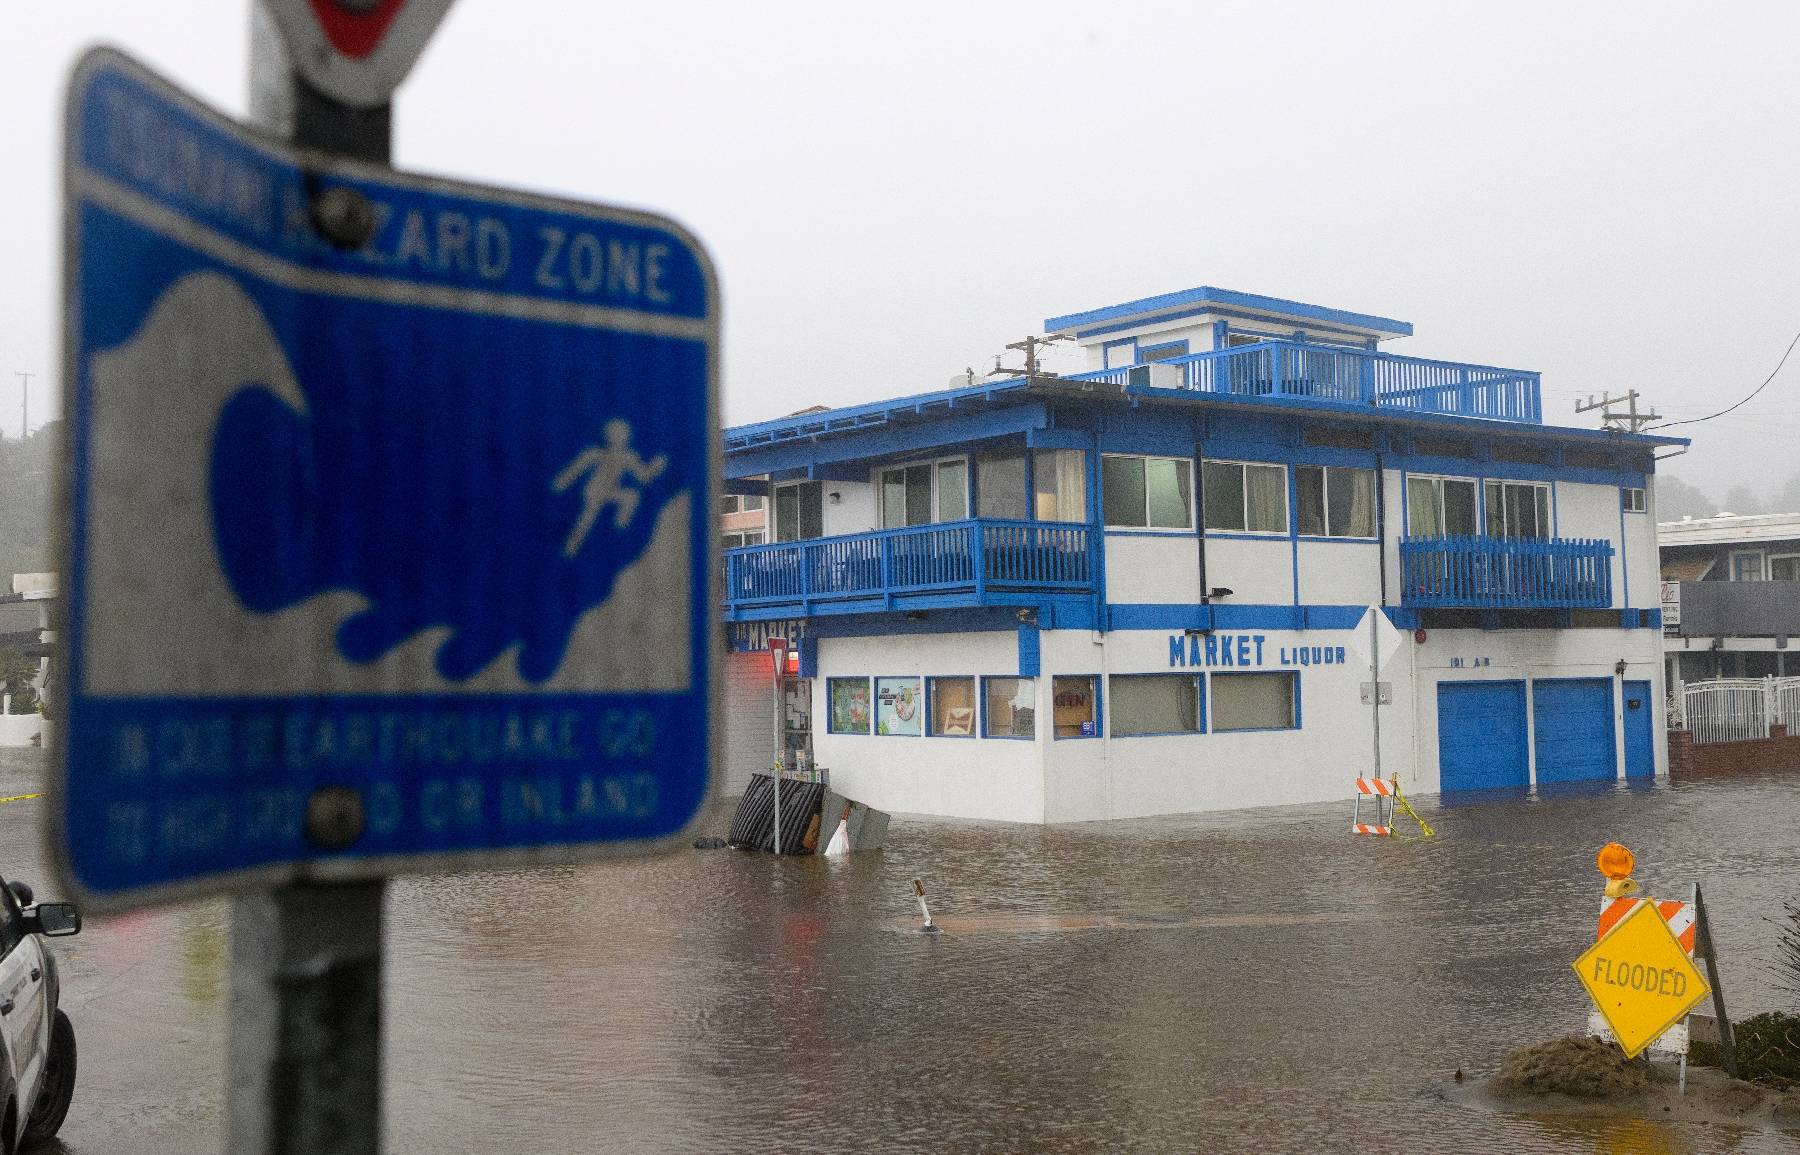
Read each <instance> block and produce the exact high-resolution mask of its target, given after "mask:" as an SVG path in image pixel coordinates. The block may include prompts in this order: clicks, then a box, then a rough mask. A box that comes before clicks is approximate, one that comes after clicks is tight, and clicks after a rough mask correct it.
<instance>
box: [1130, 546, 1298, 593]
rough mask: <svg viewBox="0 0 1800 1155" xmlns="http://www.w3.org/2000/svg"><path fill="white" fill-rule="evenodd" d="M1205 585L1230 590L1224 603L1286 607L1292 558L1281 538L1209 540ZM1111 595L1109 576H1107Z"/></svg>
mask: <svg viewBox="0 0 1800 1155" xmlns="http://www.w3.org/2000/svg"><path fill="white" fill-rule="evenodd" d="M1206 584H1207V585H1209V586H1211V587H1212V588H1214V589H1218V588H1220V587H1221V586H1222V587H1224V588H1225V589H1228V590H1230V591H1231V596H1230V597H1229V598H1227V599H1225V601H1226V603H1227V604H1230V605H1240V606H1252V605H1254V606H1290V605H1293V604H1294V555H1293V548H1292V543H1291V542H1290V541H1289V540H1288V539H1287V538H1285V537H1277V538H1270V539H1269V540H1267V541H1251V540H1247V539H1243V538H1229V537H1213V536H1210V535H1209V536H1208V537H1207V539H1206ZM1107 596H1108V598H1111V596H1112V575H1111V574H1110V573H1109V574H1108V575H1107Z"/></svg>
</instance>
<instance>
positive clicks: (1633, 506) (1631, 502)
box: [1619, 486, 1649, 513]
mask: <svg viewBox="0 0 1800 1155" xmlns="http://www.w3.org/2000/svg"><path fill="white" fill-rule="evenodd" d="M1619 495H1620V496H1619V500H1620V501H1621V503H1623V504H1624V506H1625V512H1626V513H1643V512H1644V511H1645V510H1646V509H1647V508H1649V507H1648V506H1646V505H1645V504H1644V491H1643V490H1641V489H1639V488H1637V487H1636V486H1627V487H1626V488H1624V489H1621V490H1620V491H1619Z"/></svg>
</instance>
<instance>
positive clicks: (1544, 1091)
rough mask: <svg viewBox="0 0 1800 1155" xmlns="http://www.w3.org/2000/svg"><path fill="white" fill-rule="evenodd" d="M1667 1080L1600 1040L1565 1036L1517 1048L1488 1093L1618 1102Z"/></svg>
mask: <svg viewBox="0 0 1800 1155" xmlns="http://www.w3.org/2000/svg"><path fill="white" fill-rule="evenodd" d="M1668 1079H1669V1075H1668V1073H1667V1072H1665V1071H1659V1070H1658V1069H1656V1068H1655V1067H1652V1066H1651V1065H1650V1064H1649V1063H1647V1062H1643V1061H1641V1060H1640V1061H1633V1060H1630V1059H1627V1058H1626V1057H1625V1056H1624V1055H1623V1054H1621V1053H1620V1051H1619V1048H1617V1047H1615V1046H1613V1045H1612V1044H1611V1043H1606V1042H1602V1041H1601V1040H1599V1039H1589V1038H1583V1037H1580V1036H1578V1035H1568V1036H1565V1037H1564V1038H1560V1039H1551V1040H1550V1041H1549V1042H1547V1043H1537V1044H1534V1045H1532V1046H1529V1047H1520V1048H1519V1049H1518V1050H1516V1051H1514V1052H1513V1053H1512V1054H1510V1055H1508V1056H1506V1062H1505V1063H1503V1064H1502V1065H1501V1067H1500V1072H1499V1074H1498V1075H1496V1076H1495V1077H1494V1084H1493V1090H1494V1093H1495V1094H1497V1095H1502V1096H1505V1097H1507V1098H1523V1097H1525V1096H1529V1095H1568V1096H1569V1097H1570V1098H1574V1099H1621V1098H1628V1097H1632V1096H1637V1095H1642V1094H1643V1093H1644V1092H1645V1091H1648V1090H1649V1089H1650V1088H1651V1087H1652V1086H1654V1085H1656V1084H1658V1083H1663V1082H1667V1081H1668Z"/></svg>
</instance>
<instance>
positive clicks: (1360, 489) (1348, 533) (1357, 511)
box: [1294, 465, 1375, 537]
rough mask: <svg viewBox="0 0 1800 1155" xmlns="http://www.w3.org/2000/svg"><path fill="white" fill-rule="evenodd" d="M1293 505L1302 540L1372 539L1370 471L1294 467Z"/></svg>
mask: <svg viewBox="0 0 1800 1155" xmlns="http://www.w3.org/2000/svg"><path fill="white" fill-rule="evenodd" d="M1294 501H1295V504H1296V506H1297V507H1298V509H1297V511H1298V513H1299V520H1300V533H1301V534H1302V535H1303V536H1306V537H1374V536H1375V471H1374V470H1373V469H1349V468H1344V467H1340V466H1336V465H1296V466H1295V467H1294Z"/></svg>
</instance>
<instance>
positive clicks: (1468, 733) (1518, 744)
mask: <svg viewBox="0 0 1800 1155" xmlns="http://www.w3.org/2000/svg"><path fill="white" fill-rule="evenodd" d="M1438 773H1439V774H1440V775H1441V778H1442V784H1441V785H1440V787H1439V789H1441V790H1447V791H1448V790H1492V789H1495V788H1496V787H1502V786H1528V785H1530V784H1531V772H1530V770H1529V768H1528V764H1527V762H1526V758H1525V683H1524V682H1439V683H1438Z"/></svg>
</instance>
